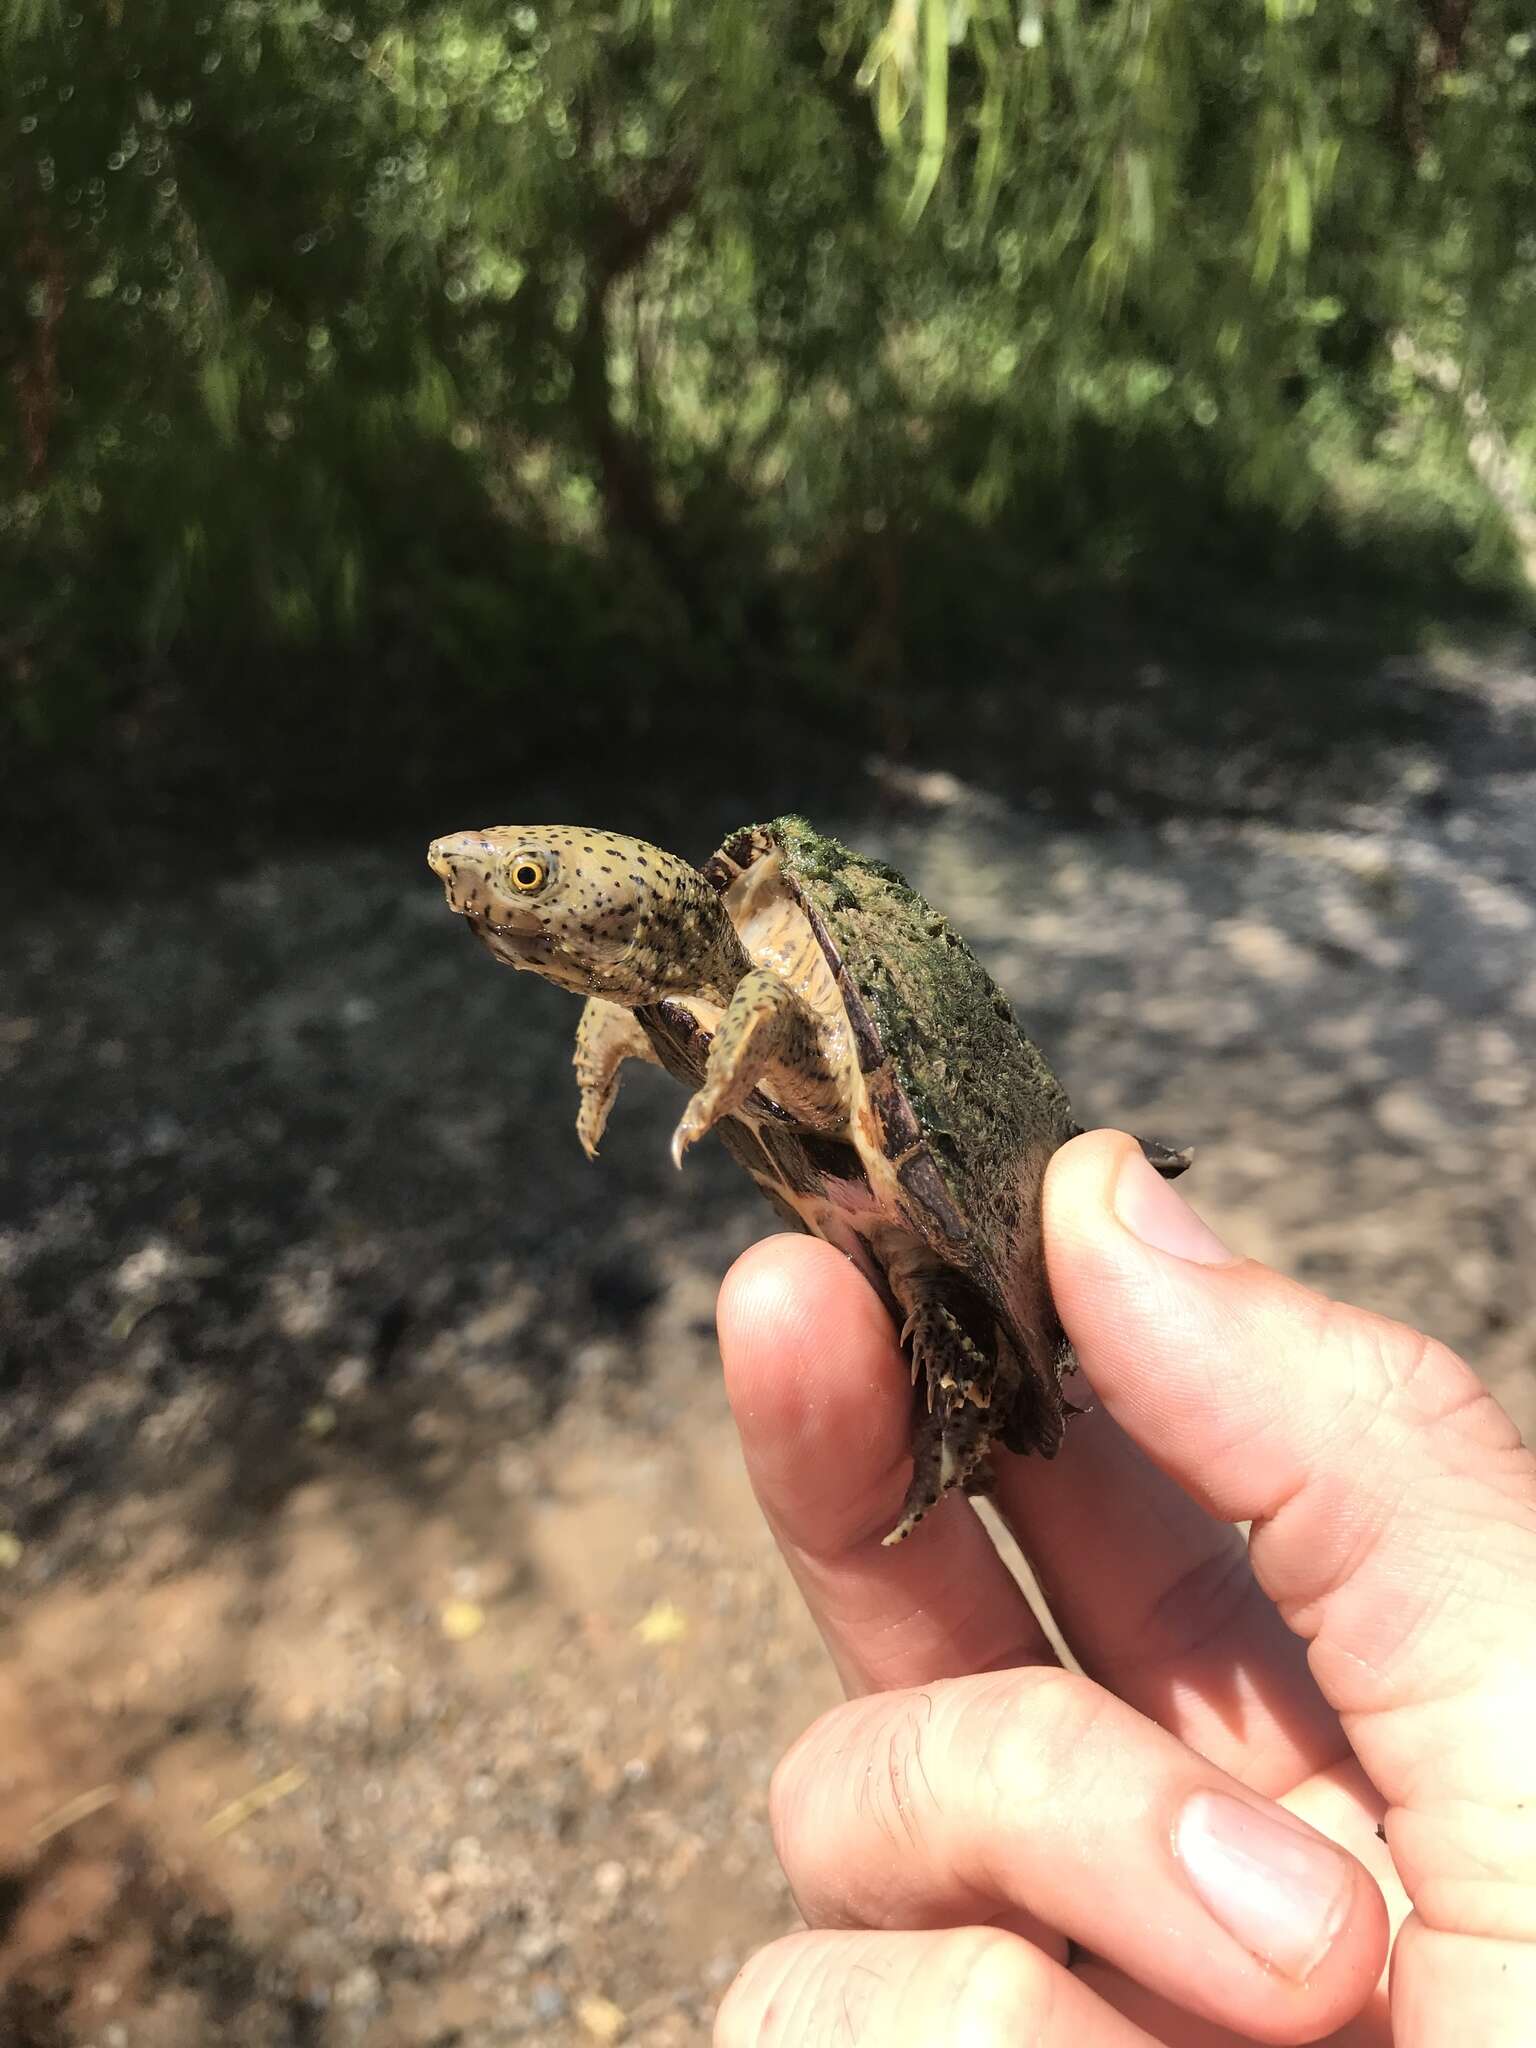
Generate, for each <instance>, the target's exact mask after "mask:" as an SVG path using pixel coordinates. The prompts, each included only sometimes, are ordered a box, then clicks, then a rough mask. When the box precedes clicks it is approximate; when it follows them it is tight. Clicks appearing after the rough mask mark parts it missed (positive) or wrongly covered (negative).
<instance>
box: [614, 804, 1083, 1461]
mask: <svg viewBox="0 0 1536 2048" xmlns="http://www.w3.org/2000/svg"><path fill="white" fill-rule="evenodd" d="M702 873H703V874H704V875H705V877H706V878H707V879H708V880H709V882H710V883H711V884H712V885H713V886H714V887H715V888H716V889H718V890H719V891H720V893H721V895H722V897H723V898H724V899H725V902H726V905H727V908H728V909H729V910H730V912H731V915H732V920H733V922H734V923H735V925H736V927H737V930H738V932H739V933H740V934H741V936H742V938H743V941H744V943H745V944H746V947H747V951H748V952H749V953H750V954H752V955H753V957H754V958H755V959H757V960H758V961H759V962H761V963H763V964H771V965H778V964H780V962H781V960H782V959H783V958H784V957H785V955H786V953H793V952H794V949H795V947H796V946H797V945H798V946H799V947H800V949H801V953H802V955H803V954H805V953H808V952H809V951H810V949H811V948H812V947H814V949H815V953H816V954H819V960H816V959H811V960H810V961H809V962H808V963H807V962H806V961H804V960H803V959H802V960H801V962H800V965H799V969H798V972H797V975H796V977H795V978H797V979H798V980H799V982H800V983H801V985H802V986H804V987H806V988H807V990H808V991H809V989H810V985H811V984H812V983H814V985H815V989H816V990H817V991H819V995H818V994H814V993H813V994H812V995H811V1000H813V1002H816V1004H817V1007H818V1008H819V1009H820V1010H821V1011H822V1013H823V1015H824V1016H825V1015H829V1014H830V1015H832V1016H833V1017H834V1018H837V1017H840V1018H841V1019H842V1020H845V1027H846V1030H845V1036H844V1037H842V1038H841V1042H842V1043H843V1044H844V1045H845V1048H846V1065H847V1071H848V1078H849V1084H850V1095H851V1097H852V1101H851V1107H850V1116H849V1121H848V1127H847V1130H846V1132H845V1133H844V1134H842V1135H835V1136H833V1137H830V1138H829V1137H825V1136H818V1135H813V1134H808V1133H806V1132H805V1131H804V1130H803V1129H802V1128H801V1127H798V1126H797V1125H796V1124H795V1123H794V1120H793V1119H792V1118H790V1117H789V1116H788V1115H787V1114H786V1113H785V1112H784V1111H783V1110H782V1109H780V1108H779V1107H778V1105H777V1104H775V1103H772V1102H771V1101H769V1100H768V1099H767V1098H766V1097H765V1096H764V1095H762V1093H761V1092H758V1093H757V1094H755V1095H754V1096H753V1097H752V1098H751V1099H750V1100H749V1102H748V1104H747V1105H746V1106H745V1108H744V1110H743V1111H742V1112H741V1113H740V1114H739V1115H738V1116H737V1117H735V1118H731V1119H728V1120H726V1121H725V1122H723V1123H722V1124H721V1125H720V1126H718V1128H719V1129H720V1133H721V1136H722V1137H723V1138H724V1139H725V1142H726V1143H727V1145H728V1146H729V1148H730V1150H731V1152H732V1153H733V1154H734V1156H735V1157H736V1158H737V1159H738V1160H739V1161H740V1163H741V1164H742V1165H744V1166H745V1167H746V1168H747V1170H748V1171H749V1172H750V1173H751V1174H752V1176H753V1178H754V1179H755V1180H756V1181H757V1182H758V1184H759V1185H760V1186H761V1187H762V1188H763V1189H764V1192H765V1193H767V1194H768V1195H769V1197H770V1199H772V1200H773V1201H774V1203H775V1206H776V1207H777V1208H779V1210H780V1212H781V1213H782V1214H784V1215H785V1216H786V1217H787V1218H788V1219H789V1220H790V1221H792V1222H793V1223H795V1224H797V1225H798V1226H800V1227H802V1228H806V1229H813V1230H816V1231H817V1232H818V1234H820V1235H823V1236H827V1237H829V1238H831V1239H833V1240H834V1241H837V1242H842V1243H843V1244H844V1246H845V1249H849V1250H850V1251H853V1252H854V1254H855V1256H858V1255H859V1252H860V1251H861V1250H862V1249H863V1248H864V1247H865V1246H866V1245H867V1244H869V1243H871V1242H877V1241H878V1235H879V1233H878V1231H872V1230H871V1227H870V1226H871V1222H872V1221H875V1222H884V1223H887V1224H895V1225H898V1226H900V1227H901V1228H903V1229H905V1230H906V1231H908V1232H910V1233H911V1234H912V1235H913V1236H915V1237H917V1238H919V1239H921V1240H923V1241H924V1242H925V1243H926V1244H927V1245H928V1246H929V1247H930V1248H931V1250H932V1251H933V1253H934V1254H935V1255H936V1256H937V1258H938V1259H939V1260H940V1261H942V1263H943V1265H944V1266H945V1267H946V1268H947V1269H949V1272H950V1273H951V1274H952V1275H953V1276H954V1277H955V1282H956V1287H957V1290H958V1295H957V1298H958V1300H959V1302H960V1304H961V1307H960V1313H961V1315H962V1319H963V1320H964V1321H965V1322H966V1323H967V1324H968V1325H969V1326H970V1327H971V1328H972V1330H973V1331H974V1333H975V1335H976V1337H977V1340H978V1341H979V1342H981V1343H982V1344H983V1347H984V1348H985V1349H986V1350H987V1351H988V1352H989V1353H991V1352H995V1351H996V1350H997V1349H998V1348H999V1340H1000V1339H1001V1340H1003V1342H1005V1343H1006V1346H1007V1348H1008V1350H1009V1351H1011V1352H1012V1354H1013V1357H1014V1359H1015V1360H1016V1361H1017V1364H1018V1367H1019V1369H1020V1370H1019V1372H1018V1374H1017V1375H1015V1374H1013V1373H1009V1374H1008V1375H1007V1379H1008V1382H1009V1383H1010V1385H1011V1386H1012V1387H1013V1389H1014V1391H1013V1393H1012V1403H1011V1413H1010V1414H1008V1415H1007V1416H1002V1417H998V1418H996V1421H995V1424H994V1431H993V1432H992V1433H995V1434H998V1435H1000V1436H1001V1438H1002V1440H1003V1441H1004V1443H1006V1444H1008V1445H1009V1447H1010V1448H1013V1449H1017V1450H1036V1451H1042V1452H1044V1453H1045V1454H1046V1455H1049V1454H1050V1453H1051V1452H1052V1451H1054V1450H1055V1449H1056V1447H1057V1445H1058V1444H1059V1442H1060V1440H1061V1435H1062V1429H1063V1422H1064V1415H1065V1409H1064V1404H1063V1402H1062V1399H1061V1395H1060V1391H1059V1382H1060V1376H1061V1371H1062V1369H1063V1366H1064V1364H1065V1363H1067V1362H1068V1358H1069V1355H1068V1353H1067V1352H1066V1348H1065V1342H1064V1339H1063V1335H1062V1331H1061V1325H1060V1323H1059V1321H1058V1319H1057V1316H1056V1313H1055V1309H1054V1307H1053V1305H1052V1302H1051V1298H1050V1291H1049V1288H1048V1286H1047V1284H1046V1279H1045V1268H1044V1257H1043V1250H1042V1245H1041V1234H1040V1189H1041V1185H1042V1182H1043V1180H1044V1175H1045V1168H1046V1164H1047V1162H1048V1161H1049V1159H1050V1157H1051V1154H1052V1153H1053V1152H1054V1151H1056V1149H1057V1148H1058V1147H1059V1146H1060V1145H1062V1144H1064V1143H1065V1142H1066V1140H1067V1139H1068V1138H1070V1137H1072V1136H1073V1135H1074V1134H1075V1132H1076V1129H1077V1126H1076V1124H1075V1123H1074V1121H1073V1117H1072V1110H1071V1105H1070V1103H1069V1102H1068V1100H1067V1096H1066V1092H1065V1090H1064V1089H1063V1088H1062V1086H1061V1084H1060V1082H1059V1081H1058V1080H1057V1078H1056V1076H1055V1075H1054V1074H1053V1073H1052V1071H1051V1069H1050V1067H1049V1066H1048V1065H1047V1063H1046V1061H1045V1059H1044V1057H1043V1056H1042V1054H1041V1053H1040V1052H1039V1051H1038V1050H1037V1048H1036V1047H1035V1046H1033V1045H1032V1044H1031V1043H1030V1041H1029V1040H1028V1039H1027V1038H1026V1037H1025V1036H1024V1034H1023V1033H1022V1032H1021V1031H1020V1029H1019V1026H1018V1023H1017V1021H1016V1020H1015V1017H1014V1014H1013V1010H1012V1007H1011V1005H1010V1004H1009V1002H1008V1000H1007V998H1006V997H1005V996H1004V995H1003V993H1002V991H1001V990H1000V989H999V988H998V987H997V985H996V983H995V982H994V981H993V980H992V978H991V976H990V975H989V974H988V973H987V972H986V969H985V968H984V967H983V966H982V965H981V963H980V961H978V960H977V958H976V956H975V955H974V954H973V953H972V952H971V950H970V948H969V947H968V946H967V945H966V943H965V941H964V940H963V939H962V938H961V937H960V936H959V934H958V933H956V932H955V931H953V930H952V929H951V927H950V926H949V924H948V922H947V921H946V920H945V919H944V918H943V917H942V916H941V915H940V914H939V913H938V912H937V911H936V910H934V909H933V908H932V907H931V906H930V905H929V904H927V903H926V902H924V900H923V899H922V897H921V896H919V895H918V894H917V892H916V891H915V890H913V889H911V888H909V887H908V885H907V884H906V883H905V882H904V881H903V880H902V878H901V877H900V876H899V875H898V874H896V873H895V872H894V871H893V870H892V869H891V868H889V867H886V866H885V865H883V864H882V863H880V862H878V861H873V860H869V859H867V858H865V857H864V856H863V855H860V854H856V853H853V852H851V851H850V850H849V849H848V848H847V847H844V846H842V845H840V844H839V843H838V842H837V841H836V840H834V839H830V838H828V837H826V836H825V835H824V834H822V833H819V832H816V831H814V830H813V829H812V828H811V826H809V825H808V824H806V823H805V822H804V821H803V820H802V819H799V818H793V817H787V818H779V819H776V820H774V821H773V822H772V823H770V824H766V825H754V826H748V827H746V828H744V829H743V830H742V831H740V832H737V833H733V834H732V835H731V837H730V838H728V839H727V840H726V841H725V843H724V844H723V845H722V846H721V848H720V850H719V851H718V853H716V854H715V855H714V856H713V858H712V859H710V860H709V861H707V862H706V863H705V864H704V866H703V869H702ZM807 935H808V936H807ZM637 1014H638V1015H639V1016H640V1019H641V1022H642V1024H643V1025H644V1026H645V1028H646V1029H647V1031H648V1033H649V1035H650V1037H651V1040H652V1043H653V1045H655V1046H656V1049H657V1052H658V1055H659V1056H660V1057H661V1059H662V1063H663V1064H664V1065H666V1066H668V1067H670V1068H671V1069H672V1071H673V1072H674V1073H676V1074H678V1075H679V1077H680V1078H683V1079H686V1080H689V1081H694V1082H696V1080H697V1076H698V1075H699V1074H700V1073H701V1072H702V1068H703V1059H704V1056H705V1054H706V1053H707V1050H708V1043H709V1032H708V1028H707V1025H706V1024H705V1023H703V1022H701V1020H700V1018H699V1017H698V1015H697V1014H696V1010H694V1009H690V1008H689V1007H688V1006H685V1005H683V1004H680V1003H673V1002H667V1003H663V1004H659V1005H656V1006H654V1008H652V1009H648V1010H643V1011H640V1012H638V1013H637ZM812 1216H819V1217H822V1218H827V1219H829V1220H828V1221H825V1222H824V1221H812V1220H810V1218H811V1217H812ZM854 1240H858V1242H857V1243H855V1242H854ZM862 1262H863V1263H865V1264H866V1268H867V1267H868V1265H869V1264H870V1261H869V1260H868V1259H865V1260H863V1261H862ZM872 1277H876V1278H877V1281H878V1277H879V1276H878V1274H875V1275H872Z"/></svg>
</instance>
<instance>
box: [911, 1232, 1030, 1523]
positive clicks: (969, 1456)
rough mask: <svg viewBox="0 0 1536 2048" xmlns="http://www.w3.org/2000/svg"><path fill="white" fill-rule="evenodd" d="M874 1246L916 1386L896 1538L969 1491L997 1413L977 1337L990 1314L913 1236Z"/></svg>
mask: <svg viewBox="0 0 1536 2048" xmlns="http://www.w3.org/2000/svg"><path fill="white" fill-rule="evenodd" d="M880 1250H881V1252H882V1253H883V1255H884V1264H885V1277H886V1282H887V1285H888V1286H889V1287H890V1290H891V1292H892V1294H893V1295H894V1296H895V1297H896V1300H897V1302H898V1303H899V1305H900V1306H901V1308H902V1309H903V1310H904V1311H905V1315H906V1320H905V1321H904V1323H903V1324H902V1330H901V1343H902V1348H903V1350H904V1351H905V1352H906V1354H907V1356H908V1358H909V1360H910V1361H911V1366H912V1380H913V1385H914V1388H915V1389H916V1394H915V1398H914V1402H913V1406H914V1408H915V1410H916V1420H915V1428H914V1431H913V1442H912V1480H911V1484H910V1485H909V1486H908V1488H907V1497H906V1499H905V1500H904V1501H903V1502H902V1508H901V1515H900V1518H899V1519H898V1521H897V1523H896V1526H895V1528H894V1529H892V1530H891V1532H890V1534H889V1535H888V1536H887V1537H886V1538H885V1541H886V1542H887V1543H900V1542H901V1541H902V1540H903V1538H905V1537H906V1536H908V1535H910V1534H911V1532H912V1530H913V1529H914V1528H915V1527H916V1526H917V1524H918V1522H919V1521H921V1519H922V1517H923V1516H924V1515H925V1514H927V1512H928V1510H929V1509H930V1508H931V1507H933V1506H935V1505H936V1503H937V1502H939V1501H940V1500H942V1499H943V1497H944V1495H945V1494H946V1493H950V1492H953V1490H954V1489H955V1488H956V1487H957V1486H963V1487H966V1488H967V1489H968V1490H969V1489H970V1488H971V1483H972V1481H973V1480H974V1479H975V1478H976V1477H977V1475H978V1472H979V1471H981V1470H984V1461H985V1458H986V1454H987V1448H988V1446H989V1445H990V1443H991V1441H992V1439H993V1437H994V1436H995V1435H996V1434H997V1431H998V1428H999V1426H1000V1423H1001V1420H1002V1414H1003V1412H1004V1411H1002V1410H994V1394H995V1392H996V1390H997V1382H998V1356H997V1352H996V1350H995V1349H994V1348H993V1346H992V1344H991V1343H990V1342H989V1341H982V1338H981V1333H982V1332H984V1331H987V1330H988V1329H990V1327H991V1318H990V1317H989V1316H987V1315H986V1314H985V1313H984V1312H983V1310H982V1306H981V1304H980V1303H979V1302H977V1301H976V1300H975V1299H974V1297H973V1293H972V1289H971V1287H970V1285H969V1283H968V1282H967V1281H966V1280H965V1279H964V1278H963V1276H962V1275H960V1274H959V1273H956V1272H955V1271H954V1270H953V1269H952V1268H950V1267H948V1266H945V1265H944V1264H942V1263H941V1262H940V1261H939V1259H938V1258H937V1256H936V1254H935V1253H934V1252H933V1251H932V1249H931V1248H930V1247H929V1246H928V1245H926V1244H924V1243H923V1242H922V1241H921V1239H918V1238H916V1237H909V1236H907V1235H906V1234H905V1233H902V1234H901V1235H900V1236H897V1237H895V1239H894V1241H892V1240H889V1239H888V1240H887V1241H886V1242H885V1243H884V1244H883V1245H882V1246H881V1247H880Z"/></svg>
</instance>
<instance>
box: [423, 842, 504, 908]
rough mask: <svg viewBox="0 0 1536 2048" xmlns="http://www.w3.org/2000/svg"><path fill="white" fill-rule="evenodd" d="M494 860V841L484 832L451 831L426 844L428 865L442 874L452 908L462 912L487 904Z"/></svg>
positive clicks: (449, 905)
mask: <svg viewBox="0 0 1536 2048" xmlns="http://www.w3.org/2000/svg"><path fill="white" fill-rule="evenodd" d="M495 860H496V848H495V845H494V844H493V842H492V841H491V840H490V839H488V838H487V837H486V835H485V834H484V833H483V832H450V833H448V834H447V835H446V836H445V837H444V838H442V839H434V840H433V842H432V844H431V845H430V846H429V847H428V848H427V865H428V867H429V868H431V870H432V872H433V874H435V875H437V876H439V877H440V878H441V880H442V884H443V887H444V889H445V891H446V892H447V896H448V907H449V909H450V910H457V911H459V912H461V913H473V912H475V911H477V910H484V909H485V908H486V905H487V902H488V900H489V898H490V895H491V879H492V875H493V874H494V872H495Z"/></svg>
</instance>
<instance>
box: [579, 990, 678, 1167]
mask: <svg viewBox="0 0 1536 2048" xmlns="http://www.w3.org/2000/svg"><path fill="white" fill-rule="evenodd" d="M626 1060H649V1061H650V1062H651V1065H652V1066H659V1065H660V1064H661V1063H660V1061H659V1060H658V1059H657V1057H656V1052H655V1048H654V1047H653V1046H652V1044H651V1041H650V1040H649V1039H648V1038H647V1037H646V1035H645V1033H644V1031H642V1030H641V1028H640V1026H639V1024H638V1023H637V1022H636V1021H635V1013H634V1011H633V1010H626V1009H625V1008H624V1006H623V1004H622V1003H605V1002H604V1001H603V1000H602V998H601V997H600V996H592V997H590V998H589V999H588V1001H587V1003H586V1006H585V1007H584V1008H583V1010H582V1013H581V1022H580V1023H579V1024H578V1025H577V1026H576V1050H575V1052H574V1054H573V1055H572V1064H573V1065H574V1066H575V1069H576V1083H577V1086H578V1087H579V1088H580V1089H581V1108H580V1109H579V1110H578V1111H577V1112H576V1135H577V1137H578V1138H579V1139H580V1140H581V1149H582V1151H583V1152H585V1153H586V1155H587V1157H588V1158H589V1159H595V1158H596V1157H597V1148H598V1144H599V1142H600V1141H601V1139H602V1135H603V1127H604V1126H605V1125H606V1123H607V1121H608V1112H609V1110H610V1109H612V1107H613V1099H614V1097H615V1096H616V1095H617V1094H618V1092H619V1069H620V1067H622V1066H623V1064H624V1062H625V1061H626Z"/></svg>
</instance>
